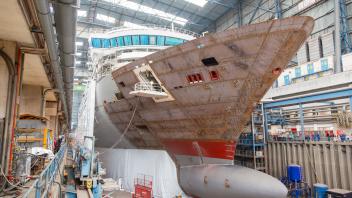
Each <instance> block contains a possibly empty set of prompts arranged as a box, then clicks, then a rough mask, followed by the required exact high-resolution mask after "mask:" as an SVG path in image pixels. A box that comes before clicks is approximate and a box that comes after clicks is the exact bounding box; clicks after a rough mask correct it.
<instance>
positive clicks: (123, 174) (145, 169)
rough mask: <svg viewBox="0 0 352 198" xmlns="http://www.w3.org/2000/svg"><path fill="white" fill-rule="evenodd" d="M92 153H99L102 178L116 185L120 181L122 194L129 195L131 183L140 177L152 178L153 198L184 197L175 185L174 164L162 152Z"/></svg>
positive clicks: (128, 150)
mask: <svg viewBox="0 0 352 198" xmlns="http://www.w3.org/2000/svg"><path fill="white" fill-rule="evenodd" d="M96 150H97V151H98V152H100V153H102V155H99V159H100V161H102V163H103V164H102V166H103V168H105V169H106V177H111V178H113V179H115V180H116V181H118V180H119V178H121V180H122V188H124V189H125V190H126V191H129V192H133V191H134V179H135V178H137V176H138V175H140V174H144V175H150V176H152V177H153V194H154V197H165V198H171V197H175V196H176V195H182V197H185V195H184V193H183V192H182V190H181V188H180V186H179V184H178V181H177V174H176V167H175V164H174V162H173V161H172V160H171V158H170V157H169V155H168V154H167V153H166V152H165V151H159V150H137V149H106V148H96ZM103 152H104V153H103Z"/></svg>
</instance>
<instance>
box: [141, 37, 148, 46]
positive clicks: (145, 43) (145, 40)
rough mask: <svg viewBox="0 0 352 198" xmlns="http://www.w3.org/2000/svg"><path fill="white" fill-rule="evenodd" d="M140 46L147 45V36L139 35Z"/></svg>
mask: <svg viewBox="0 0 352 198" xmlns="http://www.w3.org/2000/svg"><path fill="white" fill-rule="evenodd" d="M141 45H149V36H148V35H141Z"/></svg>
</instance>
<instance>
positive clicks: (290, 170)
mask: <svg viewBox="0 0 352 198" xmlns="http://www.w3.org/2000/svg"><path fill="white" fill-rule="evenodd" d="M287 177H288V180H289V181H290V182H300V181H301V180H302V168H301V166H300V165H297V164H290V165H288V166H287Z"/></svg>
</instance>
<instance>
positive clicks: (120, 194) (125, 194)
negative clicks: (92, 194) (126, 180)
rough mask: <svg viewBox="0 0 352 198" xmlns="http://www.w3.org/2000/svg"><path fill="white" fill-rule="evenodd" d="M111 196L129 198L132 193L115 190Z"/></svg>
mask: <svg viewBox="0 0 352 198" xmlns="http://www.w3.org/2000/svg"><path fill="white" fill-rule="evenodd" d="M104 194H105V193H104ZM106 194H108V193H106ZM111 197H113V198H131V197H132V194H131V193H130V192H126V191H115V192H114V193H113V194H111Z"/></svg>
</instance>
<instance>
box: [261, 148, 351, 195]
mask: <svg viewBox="0 0 352 198" xmlns="http://www.w3.org/2000/svg"><path fill="white" fill-rule="evenodd" d="M266 153H267V155H266V156H267V157H266V159H265V160H266V163H265V164H266V166H267V167H266V170H267V173H268V174H270V175H272V176H274V177H277V178H282V177H284V176H286V175H287V165H290V164H298V165H300V166H301V167H302V174H303V180H304V181H305V182H307V183H308V184H309V185H310V186H312V185H313V184H315V183H323V184H326V185H328V186H329V188H342V189H348V190H352V177H351V176H352V142H280V141H268V143H267V147H266Z"/></svg>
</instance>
